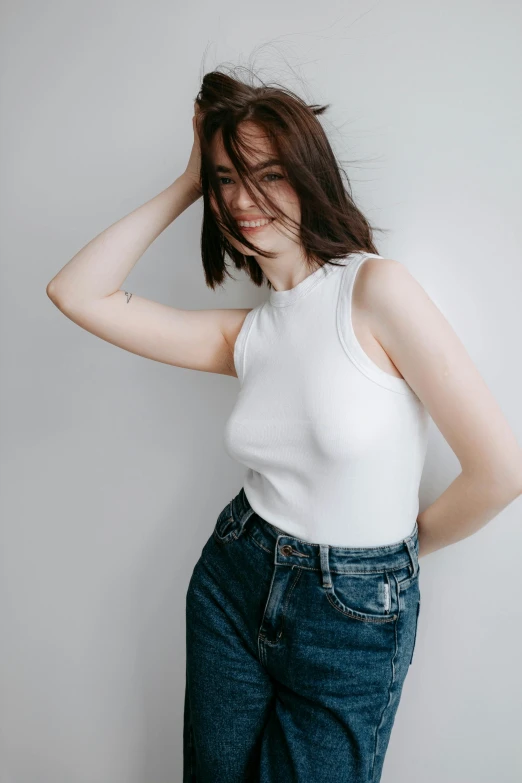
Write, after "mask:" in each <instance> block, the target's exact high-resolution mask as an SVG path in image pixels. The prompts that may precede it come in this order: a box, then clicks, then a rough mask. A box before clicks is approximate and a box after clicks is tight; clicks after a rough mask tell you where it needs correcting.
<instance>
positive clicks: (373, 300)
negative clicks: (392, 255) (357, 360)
mask: <svg viewBox="0 0 522 783" xmlns="http://www.w3.org/2000/svg"><path fill="white" fill-rule="evenodd" d="M397 265H399V266H402V265H401V264H400V263H399V262H398V261H394V260H393V259H388V258H371V257H370V258H367V259H365V261H364V262H363V263H362V264H361V266H360V267H359V269H358V270H357V275H356V277H355V282H354V286H353V293H352V326H353V330H354V333H355V336H356V338H357V341H358V342H359V344H360V345H361V347H362V348H363V350H364V352H365V353H366V354H367V355H368V356H369V357H370V359H371V360H372V361H373V362H374V363H375V364H376V365H377V366H378V367H379V368H380V369H381V370H384V371H385V372H388V373H389V374H390V375H393V376H395V377H396V378H403V377H404V376H403V375H402V374H401V373H400V371H399V370H398V368H397V367H396V365H395V364H394V362H393V361H392V359H391V356H389V354H388V353H387V351H386V349H385V347H384V345H383V344H382V343H381V342H380V340H379V337H378V329H377V328H376V324H375V321H376V315H377V313H378V308H379V305H378V297H377V296H376V291H377V289H379V290H380V291H382V290H383V289H386V288H387V286H388V285H389V281H388V278H389V276H391V275H395V270H396V269H397ZM395 277H396V278H398V277H399V275H395ZM396 285H399V286H400V281H398V282H396Z"/></svg>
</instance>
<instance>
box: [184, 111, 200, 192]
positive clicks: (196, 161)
mask: <svg viewBox="0 0 522 783" xmlns="http://www.w3.org/2000/svg"><path fill="white" fill-rule="evenodd" d="M200 116H201V112H200V109H199V106H198V104H197V103H194V116H193V118H192V127H193V129H194V143H193V145H192V151H191V153H190V158H189V162H188V163H187V168H186V169H185V172H184V174H185V176H186V177H188V178H189V180H190V181H191V182H192V183H193V184H194V187H195V188H196V190H197V192H198V193H199V195H201V194H202V188H201V148H200V144H199V136H198V130H197V123H198V120H199V118H200Z"/></svg>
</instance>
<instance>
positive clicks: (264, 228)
mask: <svg viewBox="0 0 522 783" xmlns="http://www.w3.org/2000/svg"><path fill="white" fill-rule="evenodd" d="M325 108H326V107H316V106H308V105H306V104H305V103H304V102H303V101H301V100H300V99H299V98H298V97H297V96H295V95H294V94H292V93H291V92H289V91H287V90H284V89H283V88H279V87H270V86H265V85H262V86H260V87H254V86H250V85H247V84H244V83H242V82H241V81H239V80H237V79H234V78H232V77H230V76H227V75H225V74H223V73H219V72H213V73H210V74H207V75H206V76H205V78H204V80H203V84H202V88H201V91H200V93H199V95H198V97H197V100H196V106H195V109H196V110H195V114H194V118H193V129H194V144H193V148H192V153H191V155H190V159H189V162H188V164H187V167H186V169H185V171H184V172H183V174H182V175H181V176H180V177H178V178H177V179H176V180H175V182H174V183H173V184H172V185H170V186H169V187H168V188H167V189H166V190H164V191H163V192H162V193H160V194H159V195H157V196H156V197H155V198H153V199H152V200H150V201H149V202H147V203H145V204H143V205H142V206H141V207H139V208H138V209H136V210H134V211H133V212H131V213H130V214H129V215H127V216H126V217H124V218H122V219H121V220H119V221H118V222H117V223H115V224H114V225H112V226H109V227H108V228H107V229H106V230H105V231H104V232H102V234H100V235H99V236H98V237H95V238H94V239H93V240H91V242H89V244H88V245H86V247H84V248H83V249H82V250H81V251H80V252H79V253H78V254H77V255H76V256H74V258H72V259H71V261H69V263H68V264H66V266H65V267H64V268H63V269H62V270H61V271H60V272H59V273H58V274H57V275H56V276H55V278H54V279H53V280H52V281H51V282H50V283H49V286H48V288H47V292H48V295H49V296H50V298H51V299H52V301H53V302H54V303H55V304H56V305H57V307H59V308H60V310H61V311H62V312H64V313H65V314H66V315H67V316H68V317H69V318H71V319H72V320H73V321H75V322H76V323H77V324H79V325H80V326H82V327H83V328H85V329H87V330H88V331H90V332H92V333H94V334H96V335H98V336H99V337H101V338H102V339H104V340H107V341H109V342H111V343H113V344H115V345H118V346H120V347H122V348H124V349H125V350H128V351H131V352H134V353H137V354H139V355H141V356H146V357H149V358H151V359H155V360H156V361H161V362H165V363H168V364H172V365H174V366H177V367H185V368H191V369H195V370H203V371H206V372H216V373H222V374H224V375H231V376H237V378H238V380H239V382H240V390H239V394H238V397H237V402H236V405H235V407H234V410H233V411H232V414H231V416H230V418H229V420H228V422H227V425H226V430H225V443H226V447H227V450H228V451H229V453H230V454H231V455H232V456H233V457H234V458H235V459H237V460H239V461H240V462H241V463H242V464H244V465H245V466H246V468H247V470H246V475H245V480H244V484H243V486H242V487H241V489H240V491H239V492H238V493H237V494H236V495H235V496H234V497H233V498H232V499H231V500H230V501H229V502H228V503H227V504H226V506H225V507H224V508H223V509H222V511H221V512H220V513H219V515H218V517H217V521H216V523H215V527H214V530H213V532H212V535H211V536H210V538H209V539H208V541H207V543H206V544H205V546H204V548H203V551H202V554H201V557H200V558H199V560H198V562H197V563H196V566H195V568H194V571H193V574H192V577H191V580H190V584H189V588H188V592H187V616H186V633H187V636H186V640H187V671H186V675H187V679H186V694H185V723H184V771H183V780H184V781H185V783H187V781H198V783H206V782H207V781H208V782H210V781H212V783H236V782H237V783H239V782H240V781H241V782H242V781H254V780H255V781H262V782H263V783H272V782H273V781H284V782H285V783H286V781H292V780H295V781H300V783H308V781H310V783H311V782H312V781H313V783H321V782H322V781H325V782H326V781H328V783H341V781H344V782H346V783H347V782H348V781H350V783H356V782H357V783H362V782H363V781H364V782H365V783H366V782H368V783H369V782H370V781H371V782H372V783H376V781H379V780H380V778H381V772H382V767H383V762H384V757H385V753H386V749H387V747H388V742H389V738H390V734H391V730H392V726H393V723H394V719H395V715H396V711H397V708H398V705H399V701H400V697H401V691H402V686H403V683H404V680H405V678H406V675H407V673H408V670H409V665H410V664H411V662H412V657H413V652H414V647H415V639H416V632H417V622H418V614H419V608H420V590H419V558H420V557H422V556H424V555H426V554H429V553H430V552H433V551H435V550H437V549H440V548H442V547H445V546H448V545H450V544H452V543H455V542H457V541H459V540H461V539H463V538H466V537H467V536H469V535H471V534H472V533H474V532H475V531H477V530H478V529H479V528H481V527H483V526H484V525H485V524H486V523H487V522H488V521H489V520H491V519H492V518H493V517H494V516H495V515H497V514H498V513H499V512H500V511H501V510H502V509H503V508H504V507H505V506H507V505H508V504H509V503H510V502H511V501H512V500H514V499H515V498H516V497H517V496H519V495H520V494H521V492H522V452H521V449H520V447H519V445H518V444H517V442H516V439H515V437H514V435H513V433H512V431H511V430H510V428H509V426H508V424H507V422H506V420H505V419H504V417H503V415H502V413H501V411H500V409H499V407H498V405H497V404H496V402H495V400H494V399H493V398H492V395H491V394H490V392H489V390H488V388H487V387H486V385H485V383H484V381H483V380H482V378H481V377H480V375H479V374H478V372H477V370H476V368H475V367H474V365H473V363H472V362H471V360H470V358H469V356H468V354H467V353H466V351H465V349H464V347H463V346H462V344H461V342H460V341H459V339H458V337H457V336H456V334H455V333H454V332H453V330H452V328H451V327H450V325H449V324H448V322H447V321H446V320H445V318H444V317H443V315H442V314H441V313H440V311H439V310H438V309H437V307H436V306H435V305H434V304H433V302H432V301H431V300H430V298H429V297H428V296H427V294H426V293H425V291H424V290H423V289H422V287H421V286H420V285H419V284H418V283H417V282H416V280H415V279H414V278H413V277H412V276H411V275H410V274H409V272H408V270H407V269H406V267H405V266H403V265H402V264H401V263H400V262H398V261H395V260H393V259H385V258H383V257H381V256H380V255H379V254H378V252H377V248H376V247H375V245H374V244H373V241H372V230H371V227H370V225H369V223H368V222H367V220H366V219H365V217H364V216H363V215H362V214H361V212H360V211H359V209H358V208H357V207H356V205H355V204H354V202H353V199H352V198H351V196H350V194H349V192H347V190H346V188H345V187H344V185H343V182H342V178H341V175H340V171H341V170H340V169H339V166H338V164H337V163H336V160H335V157H334V154H333V152H332V150H331V147H330V145H329V143H328V141H327V138H326V136H325V133H324V131H323V129H322V127H321V125H320V123H319V121H318V119H317V116H318V115H320V114H321V113H322V112H323V111H324V110H325ZM200 195H203V199H204V219H203V231H202V257H203V267H204V272H205V278H206V282H207V284H208V285H209V286H210V287H212V288H215V286H216V285H217V284H221V283H222V282H223V280H224V275H225V274H228V271H227V269H226V266H225V256H226V255H228V256H229V257H230V258H231V259H232V261H233V262H234V264H235V266H236V268H238V269H244V270H245V271H246V272H247V274H248V275H249V276H250V278H251V280H252V282H253V283H254V284H255V285H257V286H260V285H262V284H263V283H265V282H266V284H267V285H268V288H269V295H268V298H267V300H266V301H265V302H263V303H262V304H261V305H259V306H258V307H255V308H253V309H224V310H223V309H216V310H206V311H190V310H179V309H173V308H170V307H167V306H165V305H162V304H158V303H155V302H151V301H148V300H146V299H143V298H141V297H138V296H135V295H133V294H132V293H130V292H128V291H125V290H122V289H121V286H122V285H123V284H124V281H125V279H126V277H127V275H128V274H129V272H130V271H131V269H132V268H133V267H134V265H135V264H136V262H137V261H138V260H139V258H140V257H141V256H142V254H143V253H144V251H145V250H146V249H147V247H148V246H149V245H150V244H151V243H152V242H153V241H154V239H155V238H156V237H157V236H158V235H159V234H160V233H161V232H162V231H163V230H164V229H165V228H166V227H167V226H168V225H169V224H170V223H171V222H172V221H173V220H175V219H176V217H177V216H178V215H179V214H181V212H183V211H184V210H185V209H186V208H187V207H188V206H189V205H190V204H192V203H193V202H194V201H196V200H197V199H198V198H199V197H200ZM430 415H431V417H432V418H433V420H434V422H435V424H436V425H437V426H438V427H439V428H440V430H441V432H442V434H443V436H444V437H445V438H446V440H447V441H448V443H449V444H450V446H451V447H452V449H453V450H454V452H455V454H456V456H457V458H458V459H459V462H460V464H461V467H462V472H461V473H460V474H459V476H457V478H456V479H455V480H454V481H453V483H452V484H451V485H450V486H449V487H448V489H446V491H445V492H444V493H443V494H442V495H441V496H440V497H439V498H438V499H437V500H436V501H435V502H434V503H433V504H431V505H430V506H429V507H428V508H427V509H425V511H423V512H422V513H421V514H418V510H419V502H418V489H419V482H420V479H421V474H422V468H423V464H424V457H425V453H426V444H427V434H428V422H429V417H430Z"/></svg>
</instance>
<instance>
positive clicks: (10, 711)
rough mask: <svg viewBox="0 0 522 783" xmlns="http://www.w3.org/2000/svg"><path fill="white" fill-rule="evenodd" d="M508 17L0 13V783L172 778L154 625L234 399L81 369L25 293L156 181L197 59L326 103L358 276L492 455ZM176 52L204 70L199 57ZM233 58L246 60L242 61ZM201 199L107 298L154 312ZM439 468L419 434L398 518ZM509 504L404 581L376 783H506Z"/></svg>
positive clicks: (509, 290) (180, 258) (136, 8)
mask: <svg viewBox="0 0 522 783" xmlns="http://www.w3.org/2000/svg"><path fill="white" fill-rule="evenodd" d="M521 28H522V9H521V6H520V4H519V3H517V2H515V1H514V0H513V1H512V2H498V1H496V2H494V1H493V0H490V1H489V2H480V3H478V2H471V1H470V0H468V1H467V2H466V0H453V1H452V2H451V3H450V2H449V1H448V0H444V2H424V3H418V2H414V1H413V0H397V1H396V2H393V3H391V2H388V3H378V2H348V3H347V2H346V0H342V2H341V0H336V1H335V2H329V3H326V4H325V3H313V2H307V0H300V2H296V1H292V2H287V3H286V4H284V5H282V4H281V3H280V2H273V0H266V1H265V2H263V3H262V4H261V5H259V6H255V5H254V6H252V4H250V5H247V6H245V4H244V2H235V1H232V0H225V2H221V3H219V4H217V5H215V4H212V3H211V2H199V3H193V4H189V5H188V6H185V4H183V5H182V4H180V3H177V4H175V3H167V2H159V1H156V2H152V3H147V4H146V3H144V2H140V3H138V2H135V1H134V0H127V1H126V2H115V0H113V2H109V3H107V2H101V0H95V2H90V3H83V2H65V1H64V0H62V2H58V0H52V1H49V2H45V3H41V2H35V1H34V0H33V1H32V2H31V1H30V0H16V2H15V0H4V2H3V3H2V33H1V42H0V43H1V46H0V50H1V63H2V69H1V71H2V73H1V104H2V120H1V123H2V124H1V165H2V178H1V180H0V188H1V191H0V198H1V231H0V243H1V246H0V248H1V255H2V273H1V274H2V282H1V286H0V295H1V305H2V306H1V318H2V323H1V326H2V330H1V349H2V357H1V358H2V384H1V395H2V397H1V403H2V406H1V416H2V419H1V429H2V433H1V434H2V477H1V478H2V487H1V490H2V491H1V506H2V508H1V511H2V522H1V547H0V558H1V563H0V588H1V589H0V623H1V629H2V631H1V643H0V663H1V670H0V742H1V747H0V758H1V761H0V783H166V782H167V781H179V780H181V752H182V715H183V693H184V664H185V650H184V632H185V625H184V622H185V618H184V601H185V592H186V588H187V585H188V581H189V578H190V575H191V573H192V568H193V566H194V564H195V562H196V560H197V559H198V557H199V554H200V551H201V548H202V546H203V544H204V543H205V541H206V540H207V538H208V536H209V535H210V533H211V531H212V528H213V525H214V522H215V519H216V517H217V515H218V513H219V511H221V509H222V508H223V506H224V505H225V503H226V502H228V500H229V499H230V498H231V497H232V496H233V495H234V494H236V492H237V491H238V490H239V488H240V486H241V482H242V476H243V469H242V467H241V466H240V465H238V464H236V463H234V462H233V461H232V460H230V458H229V457H228V456H227V454H226V453H225V451H224V449H223V445H222V430H223V426H224V422H225V420H226V418H227V416H228V413H229V411H230V410H231V408H232V406H233V404H234V399H235V395H236V393H237V388H238V387H237V380H236V379H234V378H230V377H224V376H217V375H212V374H208V373H198V372H190V371H187V370H184V369H180V368H174V367H169V366H166V365H162V364H159V363H155V362H152V361H146V360H144V359H143V358H141V357H139V356H135V355H133V354H130V353H126V352H124V351H123V350H119V349H117V348H116V347H114V346H112V345H110V344H108V343H104V342H103V341H102V340H100V339H97V338H96V337H94V336H93V335H91V334H90V333H88V332H86V331H83V330H81V329H80V328H79V327H78V326H76V325H75V324H73V323H72V322H71V321H68V320H67V319H66V318H65V317H64V316H63V315H62V314H61V313H60V312H59V311H58V310H57V309H56V308H55V307H54V306H53V305H52V303H51V302H50V300H49V299H48V298H47V296H46V293H45V287H46V285H47V283H48V281H49V280H50V279H51V277H53V276H54V274H55V273H56V272H57V271H58V270H59V269H60V268H61V267H62V266H63V265H64V264H65V263H66V262H67V261H68V260H69V259H70V258H71V257H72V256H73V255H74V254H75V253H76V252H77V251H78V250H79V249H80V248H81V247H83V246H84V245H85V244H86V243H87V242H88V241H89V240H90V239H91V238H92V237H93V236H95V235H97V234H98V233H100V232H101V231H102V230H103V229H104V228H106V227H107V226H108V225H110V224H111V223H113V222H114V221H116V220H117V219H119V218H120V217H122V216H123V215H124V214H127V213H128V212H130V211H131V210H132V209H134V208H135V207H137V206H138V205H140V204H142V203H143V202H145V201H147V200H148V199H150V198H152V197H153V196H154V195H156V193H158V192H159V191H160V190H162V189H163V188H165V187H166V186H167V185H168V184H169V183H170V182H172V181H173V180H174V179H175V178H176V177H177V176H178V175H179V174H180V173H181V172H182V170H183V169H184V168H185V165H186V162H187V160H188V155H189V153H190V147H191V144H192V126H191V118H192V109H193V100H194V97H195V95H196V93H197V91H198V88H199V79H200V76H201V69H202V62H203V58H204V57H205V62H204V66H206V67H205V69H206V70H211V69H212V68H214V67H215V66H216V65H219V64H220V63H224V62H231V63H238V62H243V63H245V62H247V61H249V62H250V63H252V53H253V52H254V50H255V47H257V46H258V45H260V44H263V43H265V42H270V46H269V47H265V49H264V50H263V51H260V52H259V55H258V56H257V57H254V64H255V66H256V67H257V68H258V69H259V71H260V73H261V75H262V76H263V77H264V78H266V79H268V80H270V79H272V80H280V81H283V82H284V83H285V84H287V85H288V86H290V87H292V88H295V89H297V90H298V91H299V90H300V89H301V88H300V85H299V82H298V81H296V80H295V79H294V78H293V76H292V71H291V67H295V68H296V69H297V72H298V73H299V75H300V76H301V77H302V78H303V79H304V80H305V82H306V83H307V84H308V89H309V94H308V96H307V97H309V98H312V99H313V101H314V102H317V103H319V102H331V103H332V109H331V110H330V112H329V113H328V115H327V116H326V118H325V120H324V122H325V127H326V129H327V132H328V133H329V135H330V138H331V140H332V144H333V146H334V148H335V149H336V151H337V153H338V155H339V156H340V157H342V158H343V159H344V160H345V161H353V162H352V163H348V162H347V164H346V169H347V172H348V174H349V176H350V177H351V180H352V184H353V188H354V194H355V196H356V198H357V200H358V203H359V204H360V206H361V207H362V208H363V210H364V211H365V212H366V214H367V215H368V217H369V218H370V220H371V221H372V222H373V223H374V224H376V225H378V226H381V227H384V228H388V229H390V233H389V234H387V235H386V236H381V235H376V240H377V242H378V243H379V249H380V252H381V254H382V255H385V256H389V257H393V258H397V259H399V260H400V261H402V262H403V263H405V264H406V265H407V266H408V267H409V269H410V270H411V272H412V273H413V274H414V275H415V276H416V278H417V279H418V280H419V282H421V284H422V285H423V286H424V287H425V288H426V290H427V291H428V293H429V294H430V296H431V297H432V298H433V299H434V300H435V301H436V302H437V304H438V305H439V307H440V308H441V309H442V310H443V312H444V313H445V315H446V317H447V318H448V319H449V320H450V322H451V323H452V325H453V326H454V328H455V330H456V331H457V332H458V334H459V335H460V337H461V339H462V340H463V342H464V343H465V345H466V347H467V349H468V350H469V353H470V354H471V356H472V358H473V360H474V361H475V362H476V364H477V366H478V367H479V369H480V371H481V372H482V374H483V376H484V378H485V380H486V382H487V383H488V384H489V386H490V388H491V389H492V391H493V392H494V394H495V395H496V398H497V400H498V401H499V404H500V405H501V407H502V409H503V411H504V412H505V415H506V416H507V417H508V419H509V421H510V423H511V425H512V427H513V429H514V431H515V433H516V434H517V437H519V438H520V439H521V440H522V411H521V407H520V396H521V386H522V377H521V369H520V355H521V354H520V340H521V333H522V312H521V308H520V293H521V289H522V264H521V257H520V244H519V242H520V237H519V227H520V215H521V213H522V196H521V187H520V182H521V180H522V157H521V154H520V138H521V134H522V128H521V125H522V112H521V102H520V86H521V84H520V82H521V79H520V74H521V72H522V71H521V66H522V51H521V48H520V34H521ZM205 51H206V55H205ZM249 58H250V59H249ZM200 219H201V203H197V204H195V205H193V206H192V207H190V208H189V209H188V210H187V211H186V212H185V213H184V214H183V215H182V216H181V217H180V218H179V219H178V220H177V221H176V222H175V224H173V225H171V226H170V227H169V228H168V229H167V230H166V231H165V232H164V233H163V234H162V235H161V236H160V237H159V238H158V239H157V241H156V242H155V243H154V244H153V246H152V247H151V248H150V249H149V250H148V251H147V252H146V254H145V255H144V257H143V258H142V259H141V260H140V262H139V263H138V265H137V266H136V268H135V269H134V270H133V272H132V274H131V275H130V276H129V278H127V287H128V289H129V290H131V291H135V292H137V293H139V295H141V296H147V297H149V298H152V299H156V300H158V301H161V302H164V303H167V304H170V305H172V306H174V307H176V306H178V307H183V308H197V309H200V308H208V307H243V306H253V305H255V304H257V303H258V302H260V301H262V299H264V298H265V296H266V293H265V292H264V291H263V292H259V291H258V290H257V289H254V287H253V286H252V285H251V284H250V283H249V282H248V281H247V280H246V278H245V277H243V276H242V275H239V273H235V276H236V278H237V282H234V281H229V283H228V285H227V286H226V288H225V289H224V290H222V291H219V292H216V293H213V292H212V291H210V289H207V288H206V286H205V283H204V278H203V273H202V266H201V261H200V256H199V228H200ZM458 472H459V465H458V462H457V460H456V457H455V455H454V454H453V452H452V451H451V450H450V448H449V446H448V445H447V443H446V442H445V441H444V440H443V439H442V436H441V435H440V433H439V432H438V430H437V429H436V428H435V427H434V425H433V423H432V432H431V438H430V445H429V451H428V457H427V461H426V468H425V471H424V476H423V481H422V487H421V508H424V507H425V506H426V505H428V504H429V503H431V502H432V501H433V500H434V499H435V498H436V496H437V495H438V494H440V493H441V492H442V491H443V490H444V489H445V488H446V486H447V485H448V484H449V483H450V482H451V481H452V480H453V478H454V477H455V476H456V475H457V473H458ZM521 508H522V506H521V503H520V502H518V501H516V502H515V503H513V504H512V505H510V506H509V507H508V508H507V509H505V510H504V511H503V512H502V513H501V514H500V515H498V517H496V518H495V519H494V520H493V521H492V522H491V523H490V524H489V525H488V526H487V527H486V528H485V529H483V530H481V531H480V532H479V533H477V534H476V535H474V536H472V537H471V538H468V539H467V540H465V541H463V542H460V543H458V544H456V545H454V546H452V547H450V548H446V549H444V550H441V551H439V552H437V553H434V554H433V555H431V556H428V557H426V558H424V559H423V560H421V570H422V574H421V590H422V595H423V603H422V610H421V614H420V619H419V630H418V639H417V649H416V653H415V659H414V662H413V664H412V668H411V670H410V674H409V676H408V679H407V681H406V683H405V687H404V691H403V698H402V702H401V705H400V707H399V712H398V715H397V719H396V723H395V728H394V733H393V735H392V739H391V742H390V747H389V751H388V756H387V759H386V763H385V770H384V775H383V781H384V782H385V783H394V782H395V781H396V782H397V783H398V781H401V783H418V781H419V780H422V781H423V783H481V782H482V781H484V782H486V781H487V783H491V781H493V780H494V781H495V783H515V781H518V780H520V776H521V773H522V766H521V761H520V752H519V750H518V749H517V741H519V740H520V733H521V718H520V702H521V694H522V673H521V671H522V670H521V667H520V644H521V641H522V639H521V630H520V629H521V627H522V625H521V622H520V621H521V619H522V610H521V606H522V601H521V600H520V595H521V590H520V552H521V551H522V526H521V521H520V517H521Z"/></svg>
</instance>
